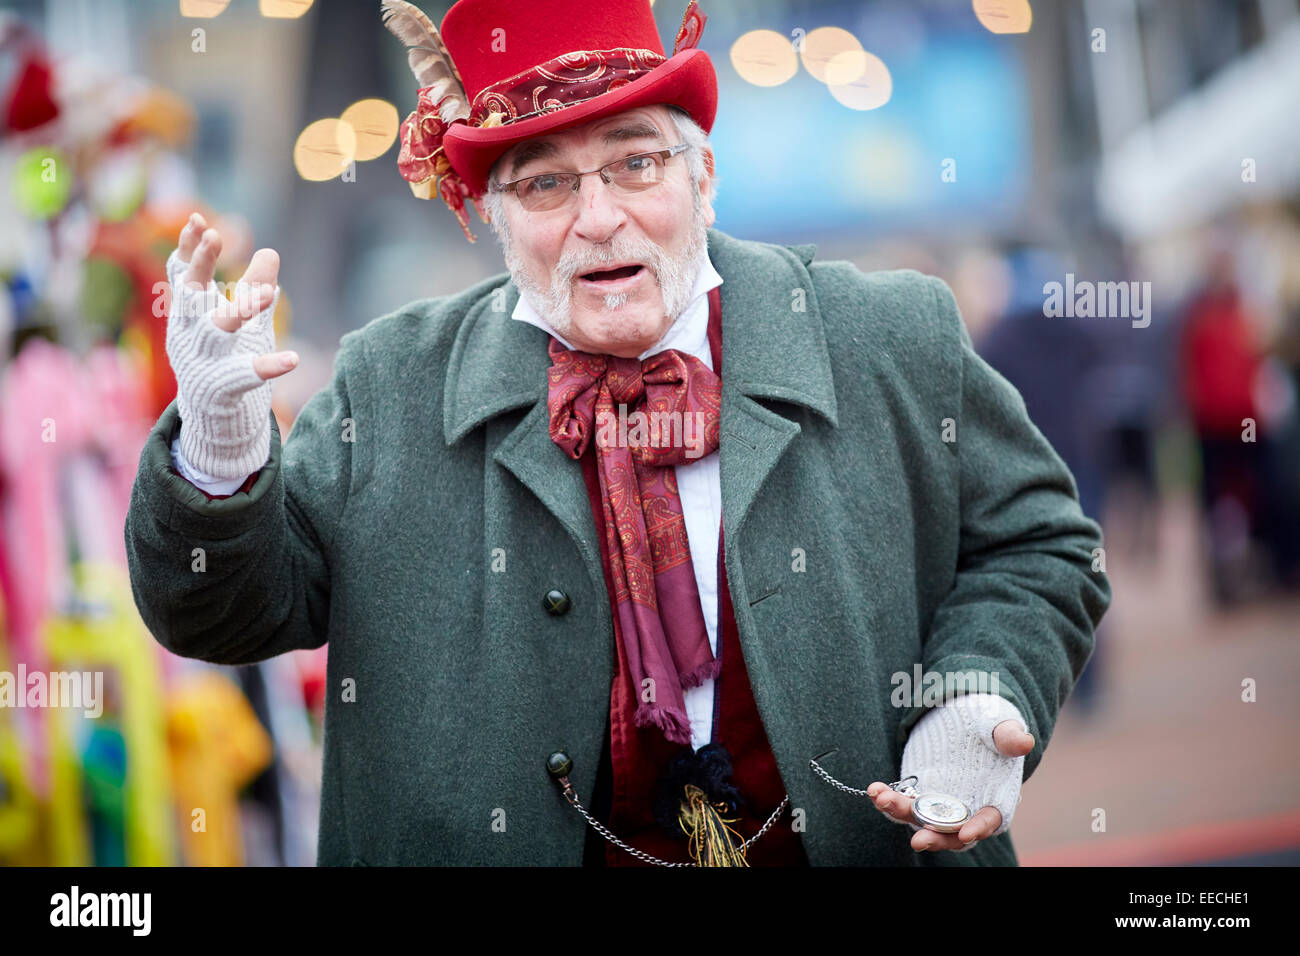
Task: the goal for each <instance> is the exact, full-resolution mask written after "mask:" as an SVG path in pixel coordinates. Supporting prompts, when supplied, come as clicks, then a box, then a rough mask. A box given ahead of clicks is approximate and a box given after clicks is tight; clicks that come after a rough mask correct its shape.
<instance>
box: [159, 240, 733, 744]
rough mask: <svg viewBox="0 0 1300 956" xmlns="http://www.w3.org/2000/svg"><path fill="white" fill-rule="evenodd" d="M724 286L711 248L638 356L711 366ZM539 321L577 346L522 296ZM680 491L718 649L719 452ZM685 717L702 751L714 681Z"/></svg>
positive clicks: (235, 483)
mask: <svg viewBox="0 0 1300 956" xmlns="http://www.w3.org/2000/svg"><path fill="white" fill-rule="evenodd" d="M720 285H722V276H720V275H718V273H717V270H716V269H714V268H713V263H712V262H711V261H710V260H709V255H708V250H707V247H706V249H705V250H704V251H703V252H702V253H701V254H700V264H699V274H698V276H697V277H696V280H695V287H694V289H693V290H692V293H691V300H690V303H689V304H688V305H687V306H686V308H685V310H684V311H683V312H682V314H681V315H680V316H679V317H678V318H677V321H675V322H674V323H673V324H672V326H670V327H669V329H668V331H667V332H665V333H664V336H663V338H661V339H660V340H659V341H658V342H657V343H656V344H655V345H653V346H652V347H650V348H649V349H647V350H646V351H645V352H643V353H641V355H640V356H638V357H639V358H641V359H646V358H649V357H650V356H651V355H657V354H658V353H659V352H663V351H666V350H667V349H678V350H679V351H682V352H685V353H687V354H689V355H694V356H695V357H696V358H697V359H699V360H700V361H701V362H703V363H704V364H705V366H707V367H708V368H709V369H710V370H712V368H713V355H712V353H711V352H710V351H709V334H708V333H709V292H710V290H712V289H716V288H717V287H718V286H720ZM510 317H511V318H512V319H515V320H518V321H520V322H527V323H529V324H530V325H535V326H537V327H538V328H539V329H542V330H543V331H544V332H547V333H549V334H551V335H554V336H555V337H556V339H558V340H559V341H560V344H562V345H563V346H564V347H565V348H569V349H571V348H573V346H572V345H571V344H570V343H569V342H568V341H566V340H565V339H564V337H563V336H561V335H559V334H558V333H557V332H555V330H554V329H552V328H551V327H550V325H549V324H548V323H547V322H546V320H545V319H543V318H542V317H541V316H540V315H538V314H537V312H536V311H535V310H534V309H533V308H532V306H530V305H529V304H528V303H527V301H525V300H524V298H523V297H522V296H521V297H520V299H519V303H518V304H517V305H516V306H515V310H514V312H513V313H512V314H511V316H510ZM171 452H172V461H173V462H174V463H175V465H176V470H177V471H179V472H180V473H181V474H182V475H183V476H184V477H185V478H186V480H188V481H189V482H191V483H192V484H194V485H196V486H197V487H199V488H201V489H203V490H204V491H206V492H208V494H213V495H228V494H233V493H234V492H235V490H236V489H238V488H239V486H240V485H242V484H243V483H244V479H243V478H231V479H227V480H222V479H218V478H213V477H212V476H210V475H205V474H203V473H202V472H200V471H198V470H197V469H195V468H193V467H192V466H191V465H190V463H189V462H188V461H186V459H185V456H184V454H183V453H182V452H181V447H180V436H179V435H178V436H177V437H176V439H175V440H174V441H173V442H172V446H171ZM676 472H677V491H678V493H679V494H680V495H681V499H682V515H683V517H684V518H685V521H686V537H687V541H688V543H689V544H690V548H691V565H692V566H693V567H694V569H695V586H696V588H697V589H698V590H699V592H700V610H701V611H702V612H703V614H704V624H705V627H706V628H707V629H708V632H709V647H710V648H711V649H712V650H713V655H714V657H716V656H717V654H718V634H717V629H718V529H719V526H720V525H721V522H722V486H721V484H720V478H719V471H718V453H717V452H716V451H715V452H712V453H710V454H708V455H705V456H704V457H702V458H699V459H697V460H696V461H693V462H692V463H691V464H689V465H680V466H678V467H677V468H676ZM685 701H686V716H687V718H688V719H689V720H690V722H691V746H692V747H693V748H694V749H696V750H699V749H700V748H701V747H703V746H704V745H705V744H707V743H708V742H709V740H710V739H712V737H713V681H712V680H706V681H705V682H704V683H702V684H701V685H700V686H699V687H692V688H690V689H689V690H687V691H685Z"/></svg>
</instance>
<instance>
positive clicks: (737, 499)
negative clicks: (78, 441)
mask: <svg viewBox="0 0 1300 956" xmlns="http://www.w3.org/2000/svg"><path fill="white" fill-rule="evenodd" d="M708 242H709V255H710V257H711V260H712V262H713V264H714V267H715V268H716V269H717V271H718V272H719V273H720V274H721V276H722V277H723V279H724V284H723V285H722V287H721V296H722V342H723V375H722V423H721V447H720V451H719V454H720V456H721V458H720V470H721V493H722V511H723V527H724V530H725V535H726V567H727V576H728V578H729V580H730V585H731V589H732V598H733V601H734V604H735V609H736V622H737V625H738V627H739V633H740V640H741V643H742V646H743V651H744V657H745V663H746V666H747V667H748V670H749V676H750V680H751V682H752V685H753V693H754V698H755V701H756V703H757V706H758V709H759V712H760V714H761V715H762V718H763V724H764V726H765V727H766V729H767V735H768V738H769V739H770V741H771V745H772V749H773V751H774V753H775V755H776V760H777V765H778V767H779V769H780V772H781V776H782V779H783V780H784V782H785V785H786V787H787V789H788V791H789V795H790V811H787V813H786V814H784V815H783V816H782V818H781V819H780V820H779V821H778V825H780V826H790V825H792V821H796V822H794V825H797V826H800V827H802V829H803V840H804V846H805V848H806V850H807V853H808V857H809V860H810V861H811V863H812V864H814V865H845V864H848V865H864V864H883V865H918V864H919V865H962V866H965V865H979V864H984V865H990V864H1015V863H1016V858H1015V853H1014V850H1013V848H1012V844H1011V839H1010V836H1009V835H1006V834H1004V835H1002V836H999V837H996V838H993V839H990V840H986V841H984V842H982V843H980V844H978V845H977V847H976V848H975V849H973V850H971V851H968V852H965V853H951V852H944V853H924V854H916V853H914V852H913V851H912V850H911V848H910V846H909V839H910V837H911V830H910V829H909V828H907V827H905V826H902V825H900V824H896V823H893V822H891V821H889V820H887V819H886V818H885V817H884V816H882V815H881V814H880V813H879V812H878V811H877V810H875V809H874V807H873V806H872V805H871V803H870V801H868V800H866V799H865V798H862V797H855V796H852V795H849V794H846V793H843V792H841V791H838V790H836V789H834V788H832V787H830V786H829V785H828V784H826V783H825V782H824V781H822V780H820V779H819V778H818V777H817V776H816V775H815V774H814V773H813V772H812V771H811V769H810V768H809V765H808V761H809V758H811V757H814V756H816V755H818V754H820V753H822V752H823V751H826V750H829V749H831V748H838V749H839V752H838V753H837V754H835V755H834V756H833V757H830V758H827V760H826V761H825V765H826V766H827V768H828V769H829V770H830V771H831V772H832V773H833V774H834V775H835V776H836V777H838V778H839V779H840V780H842V781H844V782H845V783H847V784H849V785H850V786H856V787H859V788H863V787H866V785H867V784H868V783H870V782H871V781H873V780H882V781H884V782H886V783H888V782H890V781H891V780H895V779H897V776H898V772H899V762H900V758H901V754H902V747H903V744H904V743H905V742H906V739H907V734H908V732H909V731H910V729H911V727H912V726H913V724H914V723H915V722H916V720H917V719H919V717H921V716H922V715H923V713H924V712H925V710H924V708H923V707H918V706H915V703H916V702H915V701H912V700H909V701H906V702H904V705H903V706H895V703H897V701H894V702H891V692H893V691H894V690H895V687H896V684H895V682H894V679H893V675H895V674H898V673H905V674H907V675H909V677H910V675H912V674H913V669H914V665H916V664H920V665H921V666H922V668H923V669H924V670H925V671H934V672H937V673H940V674H942V673H945V672H964V671H969V670H972V669H974V670H983V671H987V672H990V673H992V672H996V673H997V675H998V681H999V689H998V692H999V693H1000V694H1002V696H1004V697H1006V698H1008V699H1009V700H1011V701H1012V702H1014V703H1015V704H1016V706H1017V707H1018V708H1019V709H1020V711H1021V713H1023V714H1024V716H1025V719H1026V721H1027V723H1028V725H1029V730H1030V732H1031V733H1032V734H1033V735H1034V739H1035V741H1036V743H1035V747H1034V750H1033V752H1032V753H1031V754H1030V755H1029V756H1028V757H1027V758H1026V760H1025V767H1024V776H1025V777H1026V778H1028V777H1029V776H1030V775H1031V774H1032V773H1033V772H1034V769H1035V768H1036V767H1037V766H1038V763H1039V761H1040V760H1041V758H1042V755H1043V748H1044V747H1045V746H1046V745H1047V743H1048V741H1049V739H1050V738H1051V734H1052V728H1053V725H1054V722H1055V720H1056V717H1057V714H1058V712H1059V711H1060V708H1061V705H1062V703H1063V702H1064V700H1065V698H1066V696H1067V695H1068V694H1069V692H1070V690H1071V688H1072V687H1073V686H1074V682H1075V680H1076V679H1077V677H1078V675H1079V673H1080V671H1081V670H1082V668H1083V666H1084V664H1085V663H1086V661H1087V659H1088V657H1089V655H1090V654H1091V651H1092V647H1093V631H1094V627H1095V626H1096V624H1097V622H1098V621H1099V619H1100V618H1101V615H1102V613H1103V612H1104V610H1105V608H1106V607H1107V605H1108V603H1109V600H1110V588H1109V585H1108V583H1107V581H1106V578H1105V575H1104V573H1101V572H1098V571H1094V570H1093V566H1094V549H1095V548H1097V547H1099V545H1100V544H1101V538H1100V529H1099V528H1098V527H1097V525H1096V524H1095V523H1094V522H1093V521H1091V520H1089V519H1088V518H1087V517H1085V516H1084V515H1083V514H1082V513H1081V511H1080V509H1079V505H1078V502H1077V496H1076V491H1075V486H1074V481H1073V478H1072V476H1071V475H1070V473H1069V471H1068V470H1067V469H1066V467H1065V465H1064V464H1063V463H1062V461H1061V459H1060V458H1059V457H1058V456H1057V455H1056V453H1055V452H1054V451H1053V450H1052V448H1051V447H1050V445H1049V444H1048V442H1047V441H1046V440H1045V439H1044V438H1043V436H1042V434H1041V433H1040V432H1039V431H1038V429H1037V428H1036V427H1035V426H1034V425H1033V424H1032V423H1031V422H1030V420H1029V418H1028V417H1027V416H1026V413H1025V407H1024V403H1023V401H1022V400H1021V398H1020V395H1019V394H1018V393H1017V392H1016V390H1015V389H1014V388H1013V387H1012V386H1011V385H1009V384H1008V383H1007V382H1006V380H1005V379H1003V378H1001V377H1000V376H999V375H998V374H997V373H996V372H994V371H993V370H992V369H991V368H990V367H989V366H988V365H987V364H985V363H984V362H983V361H982V360H981V359H980V358H979V357H978V356H977V355H976V354H975V353H974V352H973V351H972V349H971V344H970V339H969V337H968V335H967V333H966V330H965V327H964V326H963V324H962V322H961V320H960V318H959V316H958V312H957V307H956V303H955V301H954V299H953V296H952V293H951V292H950V291H949V289H948V287H947V286H946V285H945V284H944V283H943V282H941V281H940V280H938V279H935V278H931V277H927V276H923V275H921V274H919V273H916V272H911V271H895V272H881V273H872V274H864V273H862V272H861V271H859V270H858V269H857V268H855V267H854V266H853V265H852V264H850V263H848V262H843V261H834V262H820V261H814V253H815V248H814V247H812V246H798V247H785V246H779V245H769V244H766V243H759V242H749V241H743V240H739V239H736V238H733V237H730V236H727V235H726V234H724V233H722V232H720V231H718V230H716V229H713V230H710V231H709V233H708ZM517 299H518V290H517V289H516V287H515V285H514V283H513V282H512V281H511V280H510V278H509V276H508V275H507V274H504V273H503V274H501V275H498V276H495V277H493V278H491V279H487V280H485V281H483V282H480V283H478V284H477V285H475V286H473V287H472V288H470V289H467V290H466V291H464V292H462V293H460V294H458V295H453V296H447V297H441V298H435V299H425V300H420V301H416V302H412V303H411V304H409V305H407V306H405V307H404V308H402V309H399V310H398V311H396V312H394V313H392V314H390V315H386V316H383V317H381V318H378V319H376V320H374V321H372V322H370V323H369V324H368V325H366V326H365V327H364V328H361V329H358V330H356V331H353V332H349V333H348V334H346V335H345V336H343V338H342V341H341V344H340V349H339V352H338V355H337V358H336V360H335V368H334V377H333V381H332V383H331V384H330V385H329V386H328V387H326V388H324V389H322V390H321V391H320V392H319V393H317V394H316V395H315V396H314V397H313V398H312V399H311V400H310V401H309V402H308V403H307V404H306V405H305V406H304V408H303V409H302V412H301V413H300V415H299V416H298V419H297V421H296V423H295V424H294V427H293V429H292V432H291V434H290V437H289V440H288V442H287V443H285V445H284V447H283V449H281V443H280V436H279V431H278V430H276V431H275V432H274V435H273V437H272V441H271V457H270V460H269V461H268V462H267V464H266V466H265V467H263V468H262V470H261V474H260V476H259V478H258V479H257V482H256V484H255V485H254V486H253V488H252V490H251V491H250V492H248V493H246V494H245V493H241V494H237V495H235V496H233V497H231V498H229V499H225V500H215V501H208V500H207V499H206V498H205V497H204V496H203V495H202V494H201V493H200V492H199V491H198V490H197V489H195V488H194V487H192V486H191V485H190V484H188V483H187V482H185V481H184V480H182V479H181V478H179V477H177V476H176V475H174V474H172V473H171V471H170V465H171V458H170V454H169V446H170V442H171V439H172V437H173V436H174V435H175V434H176V433H177V430H178V428H179V426H180V421H179V418H178V413H177V409H176V405H175V403H174V402H173V403H172V405H170V406H169V407H168V408H167V409H166V411H165V412H164V413H163V414H162V416H161V418H159V420H158V422H157V424H156V425H155V427H154V428H153V430H152V432H151V433H150V435H149V437H148V441H147V443H146V445H145V448H144V450H143V453H142V454H141V457H140V468H139V472H138V474H137V476H136V480H135V485H134V488H133V490H132V495H131V504H130V511H129V515H128V518H127V522H126V528H125V535H126V545H127V552H128V558H129V567H130V574H131V583H132V589H133V592H134V596H135V600H136V604H137V606H138V607H139V609H140V613H141V615H142V616H143V619H144V621H145V623H146V624H147V625H148V627H149V629H150V630H151V631H152V633H153V634H154V636H155V637H156V639H157V640H158V641H159V642H160V643H161V644H162V645H163V646H164V647H166V648H168V649H169V650H171V651H173V652H175V653H177V654H180V655H184V656H186V657H193V658H199V659H202V660H206V661H212V662H216V663H220V664H242V663H248V662H253V661H258V660H262V659H264V658H267V657H269V656H271V655H274V654H281V653H283V652H285V651H288V650H292V649H294V648H314V647H319V646H320V645H321V644H322V643H324V642H326V641H328V643H329V663H328V694H327V703H326V707H325V738H324V769H323V781H322V805H321V818H320V836H319V857H318V862H319V863H320V864H323V865H327V864H343V865H348V864H351V865H384V864H494V865H496V864H548V865H578V864H580V863H581V861H582V853H583V844H584V837H585V835H586V834H585V829H586V827H587V824H586V823H585V822H584V820H583V819H582V817H581V816H579V814H578V813H577V812H576V811H575V810H574V809H573V808H572V807H570V806H569V805H568V804H567V803H566V802H565V800H564V799H563V797H562V796H561V793H560V790H559V788H558V787H557V785H556V784H555V782H554V781H552V780H551V778H550V777H549V776H548V775H547V772H546V767H545V764H546V758H547V756H548V755H549V754H551V753H552V752H553V751H557V750H563V751H566V752H567V753H568V754H569V755H570V756H571V757H572V759H573V771H572V773H571V775H570V778H571V780H572V782H573V784H574V786H575V787H576V790H577V793H578V794H579V796H580V798H582V799H583V800H584V801H585V802H588V803H589V802H590V800H591V794H592V789H593V784H594V781H595V777H596V768H597V763H598V761H599V759H600V754H601V747H602V742H603V731H604V727H605V721H606V718H607V716H608V713H609V702H610V682H611V679H612V677H613V673H614V666H615V651H614V647H613V640H612V635H613V630H612V621H611V616H610V608H609V603H608V597H607V594H606V589H605V584H604V579H603V577H602V569H601V559H600V550H599V543H598V541H597V537H596V529H595V525H594V522H593V519H592V515H591V511H590V506H589V504H588V499H587V493H586V489H585V486H584V484H583V479H582V472H581V467H580V465H579V463H578V462H575V461H573V460H571V459H569V458H568V457H567V456H566V455H565V454H564V453H563V452H561V451H560V449H559V448H558V447H557V446H556V445H555V444H553V443H552V441H551V439H550V437H549V436H548V432H547V408H546V369H547V368H548V366H549V360H548V358H547V342H548V336H547V334H546V333H545V332H543V331H542V330H540V329H538V328H536V327H534V326H532V325H528V324H526V323H523V322H517V321H514V320H513V319H511V318H510V314H511V312H512V310H513V309H514V306H515V303H516V301H517ZM1044 321H1048V320H1046V319H1045V320H1044ZM272 427H273V428H274V419H272ZM196 548H201V549H203V555H202V557H203V564H202V565H199V564H198V563H197V561H196V552H195V549H196ZM196 567H202V568H203V570H195V568H196ZM552 588H558V589H560V590H562V591H563V592H565V594H567V595H568V596H569V598H570V600H571V602H572V603H571V608H570V610H569V611H568V612H567V613H565V614H562V615H558V616H557V615H553V614H551V613H548V611H547V610H545V609H544V608H543V600H542V599H543V595H545V594H546V593H547V592H548V591H549V590H550V589H552Z"/></svg>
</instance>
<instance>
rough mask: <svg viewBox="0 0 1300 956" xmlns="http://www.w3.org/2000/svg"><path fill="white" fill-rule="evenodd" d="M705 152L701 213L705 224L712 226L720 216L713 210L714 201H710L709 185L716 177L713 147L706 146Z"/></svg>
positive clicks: (701, 183)
mask: <svg viewBox="0 0 1300 956" xmlns="http://www.w3.org/2000/svg"><path fill="white" fill-rule="evenodd" d="M703 152H704V175H703V176H701V177H700V182H699V184H698V185H699V189H700V212H701V213H702V214H703V216H704V224H705V225H706V226H712V225H713V223H714V221H716V220H717V218H718V214H717V213H716V212H714V210H713V201H712V200H711V199H709V185H710V183H711V182H712V180H713V177H714V165H713V147H711V146H705V147H704V149H703Z"/></svg>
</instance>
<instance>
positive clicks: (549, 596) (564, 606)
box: [542, 588, 573, 617]
mask: <svg viewBox="0 0 1300 956" xmlns="http://www.w3.org/2000/svg"><path fill="white" fill-rule="evenodd" d="M542 607H544V608H546V613H547V614H554V615H555V616H556V617H558V616H559V615H561V614H568V613H569V608H571V607H573V602H572V601H570V600H569V596H568V595H567V594H565V593H564V592H563V591H561V590H560V589H559V588H551V589H550V590H549V591H547V592H546V596H545V597H544V598H542Z"/></svg>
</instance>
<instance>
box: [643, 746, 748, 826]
mask: <svg viewBox="0 0 1300 956" xmlns="http://www.w3.org/2000/svg"><path fill="white" fill-rule="evenodd" d="M731 772H732V770H731V754H730V753H728V752H727V748H726V747H724V746H722V745H721V744H705V745H704V746H703V747H701V748H700V749H699V750H698V751H694V750H692V749H691V748H690V747H683V748H682V749H681V750H679V751H678V752H677V753H676V754H674V755H673V757H672V759H670V760H669V761H668V763H667V765H666V766H665V767H664V771H663V774H662V775H661V776H660V778H659V786H658V792H657V795H656V797H655V804H654V811H655V820H656V821H657V822H658V824H659V826H660V827H662V828H663V830H664V832H665V833H667V834H669V835H670V836H673V837H675V838H677V839H682V840H689V839H691V833H688V832H687V829H686V827H684V825H683V822H682V821H683V811H684V809H686V808H687V806H688V805H689V804H690V802H691V801H690V800H689V799H688V791H687V789H686V788H687V787H688V786H690V787H694V788H696V789H698V790H699V791H701V793H702V794H703V798H704V800H705V801H707V803H708V804H709V805H710V806H711V807H712V808H713V809H714V811H715V813H713V814H710V815H708V816H709V817H712V818H716V819H713V820H711V822H710V825H709V826H708V832H711V833H714V834H716V833H717V831H718V830H719V829H722V830H731V828H730V827H719V826H718V821H721V822H722V823H734V822H735V821H737V820H739V819H740V814H741V810H742V809H743V808H744V806H745V800H744V798H743V797H742V796H741V794H740V790H739V789H737V788H736V787H735V786H734V785H733V784H732V783H731ZM689 819H690V820H692V821H697V820H700V821H702V817H701V815H700V814H698V813H690V814H689ZM691 832H695V830H694V829H692V831H691ZM731 832H732V833H734V832H735V831H731Z"/></svg>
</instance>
